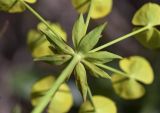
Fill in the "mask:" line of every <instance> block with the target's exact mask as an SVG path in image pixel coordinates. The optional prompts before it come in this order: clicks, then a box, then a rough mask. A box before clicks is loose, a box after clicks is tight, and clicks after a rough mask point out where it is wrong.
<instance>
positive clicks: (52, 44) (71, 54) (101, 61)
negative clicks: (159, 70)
mask: <svg viewBox="0 0 160 113" xmlns="http://www.w3.org/2000/svg"><path fill="white" fill-rule="evenodd" d="M17 2H18V3H19V4H22V5H23V6H24V7H26V8H27V9H28V10H30V11H31V12H32V13H33V14H34V15H35V16H36V17H37V18H38V19H39V20H40V21H41V23H40V24H39V25H38V29H37V30H32V31H30V32H29V35H28V44H29V46H30V48H31V50H32V55H33V57H34V60H35V61H43V62H46V63H49V64H55V65H62V64H65V65H66V67H65V69H64V70H62V72H61V73H60V75H59V76H58V78H57V79H56V80H55V79H54V78H53V77H52V76H49V77H47V78H44V79H43V80H40V81H39V82H37V83H35V85H34V86H33V88H32V104H33V105H34V106H35V108H34V109H33V111H32V113H41V112H43V110H44V109H45V108H46V106H47V105H48V104H49V108H48V112H49V113H57V112H60V113H63V112H67V111H68V110H69V108H70V107H71V105H72V97H71V93H70V89H69V88H68V86H67V85H66V84H65V87H64V89H63V88H61V87H62V86H63V85H64V83H65V82H66V81H67V80H68V79H69V78H70V76H71V75H72V74H73V75H74V76H75V81H76V84H77V86H78V88H79V90H80V92H81V94H82V97H83V100H84V103H83V104H82V106H81V107H80V111H79V113H116V112H117V110H116V106H115V103H114V102H113V101H112V100H110V99H108V98H106V97H103V96H93V97H92V93H91V90H90V88H89V86H88V82H87V74H88V72H90V73H91V74H90V75H93V76H94V77H97V78H106V79H110V80H111V81H112V83H113V87H114V89H115V92H116V93H117V94H118V95H119V96H120V97H122V98H124V99H137V98H140V97H142V96H143V95H144V93H145V89H144V87H143V85H142V84H141V83H143V84H151V83H152V82H153V79H154V76H153V71H152V68H151V66H150V64H149V62H148V61H147V60H146V59H145V58H143V57H140V56H131V57H129V58H123V57H121V56H119V55H116V54H114V53H111V52H108V51H104V50H103V49H105V48H107V47H109V46H111V45H113V44H115V43H118V42H120V41H122V40H124V39H127V38H129V37H132V36H135V37H136V38H137V39H138V40H139V41H140V43H142V45H144V46H145V47H148V48H151V49H157V48H159V47H160V33H159V30H158V29H157V28H155V26H157V25H160V16H159V14H160V6H159V5H157V4H154V3H147V4H145V5H144V6H142V8H140V9H139V10H138V11H137V12H136V14H135V15H134V17H133V20H132V23H133V25H135V26H136V28H134V30H133V32H131V33H129V34H126V35H124V36H122V37H119V38H117V39H115V40H113V41H111V42H108V43H106V44H103V45H101V46H99V47H96V48H95V46H96V44H97V43H98V41H99V39H100V38H101V37H102V31H103V30H104V29H105V26H106V25H107V24H106V23H105V24H102V25H100V26H97V27H96V28H94V29H93V30H91V31H90V32H88V30H87V29H88V26H89V21H90V18H93V19H96V18H101V17H103V16H106V15H107V14H108V13H109V12H110V10H111V6H112V1H111V0H100V1H98V0H72V3H73V6H74V7H75V8H76V9H77V11H78V12H80V16H79V17H78V19H77V20H76V22H75V24H74V26H73V30H72V42H73V45H74V47H73V48H72V47H70V46H69V45H68V44H67V43H66V34H65V33H64V31H63V30H62V29H61V27H60V26H59V25H56V24H53V23H51V22H48V21H46V20H45V19H43V18H42V17H41V16H40V15H39V14H38V13H37V12H36V11H34V10H33V9H32V8H31V7H30V6H29V5H28V4H27V3H26V2H27V1H23V0H18V1H16V3H17ZM30 2H31V1H30ZM32 2H33V1H32ZM3 3H5V2H4V1H2V2H0V4H3ZM8 3H9V6H10V3H11V4H13V3H12V1H11V0H10V2H8ZM8 3H7V7H4V8H3V9H2V8H1V9H2V10H4V9H5V10H4V11H9V12H11V11H10V10H11V9H8ZM104 4H105V5H104ZM106 4H108V5H106ZM17 8H18V7H17ZM86 11H88V15H87V18H86V20H85V19H84V16H83V13H85V12H86ZM41 50H44V51H41ZM115 59H119V60H120V62H119V65H120V68H121V69H122V71H121V70H118V69H115V68H113V67H110V66H108V65H107V63H108V62H111V61H112V60H115ZM105 70H109V71H111V72H113V75H112V76H110V75H109V74H108V73H107V72H106V71H105ZM61 90H62V91H61ZM63 90H64V91H65V90H67V93H66V94H65V92H63ZM58 94H62V95H61V96H63V97H66V98H67V99H68V98H70V99H69V100H70V102H69V104H65V105H64V106H65V109H62V108H59V106H57V105H56V103H58V104H64V103H63V101H59V99H57V98H58V96H57V95H58ZM68 94H69V95H68ZM67 95H68V96H69V97H67ZM62 107H63V105H62Z"/></svg>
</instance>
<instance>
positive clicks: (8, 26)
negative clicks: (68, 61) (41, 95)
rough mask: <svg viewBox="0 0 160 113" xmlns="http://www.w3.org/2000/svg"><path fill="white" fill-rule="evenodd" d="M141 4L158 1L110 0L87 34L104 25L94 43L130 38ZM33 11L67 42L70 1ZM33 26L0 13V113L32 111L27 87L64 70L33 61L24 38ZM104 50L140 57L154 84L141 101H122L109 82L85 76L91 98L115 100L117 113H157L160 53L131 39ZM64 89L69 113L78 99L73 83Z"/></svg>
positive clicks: (28, 19)
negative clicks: (53, 24)
mask: <svg viewBox="0 0 160 113" xmlns="http://www.w3.org/2000/svg"><path fill="white" fill-rule="evenodd" d="M146 2H156V3H160V0H114V4H113V9H112V12H111V13H110V15H109V16H107V17H106V18H103V19H99V20H96V21H95V20H92V21H91V25H90V26H89V28H90V29H92V28H93V27H95V26H96V25H98V24H101V23H104V22H106V21H107V22H108V26H107V28H106V29H105V32H104V33H103V34H104V36H103V38H102V40H101V41H100V43H99V44H103V43H105V42H108V41H110V40H113V39H115V38H117V37H119V36H122V35H124V34H127V33H129V32H130V31H131V30H132V24H131V19H132V17H133V14H134V12H135V11H136V10H137V9H138V8H139V7H141V6H142V5H143V4H144V3H146ZM32 7H33V8H34V9H36V10H37V11H38V12H39V13H40V14H41V15H42V16H43V17H45V18H46V19H47V20H50V21H52V22H58V23H60V24H61V25H62V26H63V28H64V30H65V31H66V32H67V34H68V41H69V43H71V31H72V26H73V24H74V21H75V20H76V18H77V16H78V14H77V12H76V11H75V9H74V8H73V7H72V5H71V1H70V0H45V1H44V0H38V2H37V3H36V4H34V5H32ZM38 22H39V21H38V20H37V19H36V18H35V17H34V16H33V15H32V14H31V13H30V12H29V11H25V12H23V13H20V14H8V13H4V12H0V113H15V112H14V109H20V108H21V109H22V113H29V112H30V111H31V109H32V106H31V103H30V91H31V86H32V84H33V83H34V82H35V81H36V80H38V79H39V78H41V77H42V76H45V75H48V74H54V75H56V74H57V73H59V72H60V70H61V69H62V68H63V67H61V68H60V67H56V66H50V65H47V64H44V63H34V62H33V60H32V56H31V53H30V51H29V49H28V46H27V44H26V38H27V33H28V31H29V29H31V28H35V27H36V25H37V24H38ZM107 50H108V51H111V52H114V53H116V54H119V55H121V56H124V57H128V56H131V55H140V56H144V57H145V58H147V59H148V60H149V61H150V63H151V65H152V67H153V69H154V73H155V80H154V83H153V84H152V85H149V86H145V87H146V94H145V96H144V97H142V98H141V99H137V100H132V101H127V100H124V99H122V98H120V97H119V96H117V95H116V94H115V92H114V91H113V88H112V86H111V83H110V81H108V80H104V79H96V78H92V77H91V76H90V79H89V84H90V87H91V90H92V92H93V94H101V95H104V96H107V97H109V98H111V99H112V100H114V101H115V102H116V105H117V107H118V113H160V107H159V105H160V90H159V87H160V51H158V50H157V51H150V50H148V49H145V48H144V47H142V46H141V45H140V44H139V43H138V42H137V40H135V39H134V38H130V39H127V40H125V41H122V42H121V43H118V44H116V45H113V46H112V47H109V48H107ZM111 65H113V66H115V67H116V66H117V62H112V64H111ZM55 68H56V69H55ZM68 84H69V86H70V87H71V89H72V93H73V96H74V101H75V102H74V103H75V104H74V106H73V107H72V109H71V111H70V112H69V113H77V112H78V108H79V106H80V104H81V102H82V99H81V96H80V93H79V92H78V90H77V89H76V86H75V84H74V78H72V79H71V80H70V81H68ZM17 113H18V112H17Z"/></svg>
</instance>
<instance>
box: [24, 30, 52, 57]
mask: <svg viewBox="0 0 160 113" xmlns="http://www.w3.org/2000/svg"><path fill="white" fill-rule="evenodd" d="M27 37H28V38H27V44H28V46H29V48H30V50H31V52H32V57H33V58H38V57H42V56H46V55H53V54H54V53H53V51H51V49H50V48H49V46H50V45H51V44H50V43H49V42H48V40H47V39H46V38H45V36H44V35H42V34H41V33H39V32H38V31H37V30H30V31H29V33H28V36H27Z"/></svg>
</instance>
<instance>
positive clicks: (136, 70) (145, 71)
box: [120, 56, 154, 84]
mask: <svg viewBox="0 0 160 113" xmlns="http://www.w3.org/2000/svg"><path fill="white" fill-rule="evenodd" d="M120 67H121V69H122V70H124V71H125V72H126V74H127V76H128V77H129V78H132V79H135V80H138V81H140V82H142V83H144V84H151V83H152V82H153V79H154V75H153V70H152V67H151V65H150V64H149V62H148V61H147V60H146V59H145V58H143V57H140V56H132V57H129V58H124V59H122V60H121V61H120Z"/></svg>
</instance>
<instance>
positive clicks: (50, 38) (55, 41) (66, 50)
mask: <svg viewBox="0 0 160 113" xmlns="http://www.w3.org/2000/svg"><path fill="white" fill-rule="evenodd" d="M41 31H42V32H43V33H44V34H45V35H46V38H47V40H48V41H49V42H50V43H51V44H53V45H54V46H55V47H57V48H58V49H59V50H60V51H62V52H64V53H67V54H73V53H74V51H73V49H72V48H71V47H69V46H68V45H67V44H66V43H65V42H64V41H63V40H61V39H59V38H58V37H56V36H55V35H54V34H52V33H51V32H50V31H47V30H44V29H41Z"/></svg>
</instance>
